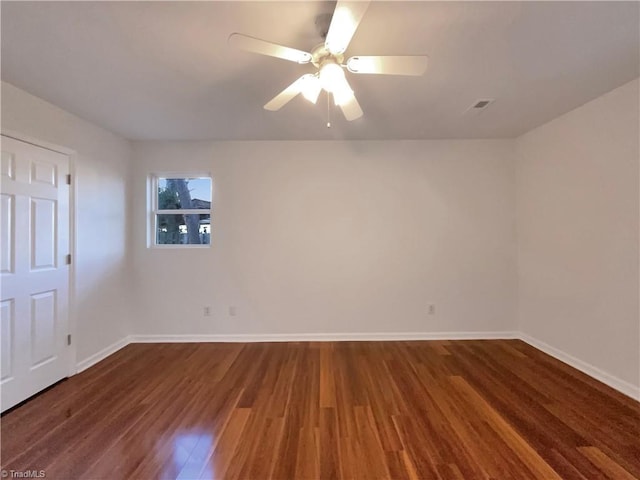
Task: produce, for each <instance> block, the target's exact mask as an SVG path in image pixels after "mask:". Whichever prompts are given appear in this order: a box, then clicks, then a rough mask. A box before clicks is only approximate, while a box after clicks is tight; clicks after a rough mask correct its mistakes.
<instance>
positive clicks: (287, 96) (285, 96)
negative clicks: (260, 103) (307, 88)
mask: <svg viewBox="0 0 640 480" xmlns="http://www.w3.org/2000/svg"><path fill="white" fill-rule="evenodd" d="M307 76H310V74H306V75H303V76H301V77H300V78H299V79H297V80H296V81H295V82H293V83H292V84H291V85H289V86H288V87H287V88H285V89H284V90H283V91H282V92H280V93H279V94H278V95H276V96H275V97H273V98H272V99H271V101H270V102H269V103H267V104H266V105H265V106H264V109H265V110H271V111H272V112H275V111H277V110H280V109H281V108H282V107H284V106H285V105H286V104H287V103H289V102H290V101H291V100H293V99H294V97H295V96H296V95H298V94H299V93H300V92H302V88H303V83H304V81H305V78H306V77H307ZM311 76H312V75H311Z"/></svg>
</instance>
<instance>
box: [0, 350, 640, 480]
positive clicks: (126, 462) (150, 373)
mask: <svg viewBox="0 0 640 480" xmlns="http://www.w3.org/2000/svg"><path fill="white" fill-rule="evenodd" d="M0 433H1V436H2V438H1V440H2V442H1V444H0V455H1V459H0V463H1V467H2V468H3V469H5V470H44V471H45V473H46V474H47V478H53V479H61V480H75V479H87V480H101V479H105V480H117V479H145V480H146V479H156V478H158V479H160V478H167V479H181V480H186V479H200V480H204V479H214V478H215V479H242V480H254V479H260V480H263V479H264V480H266V479H269V478H271V479H276V480H286V479H330V478H342V479H394V480H396V479H397V480H400V479H409V480H423V479H442V480H448V479H452V480H461V479H463V480H476V479H478V480H491V479H495V480H508V479H514V480H525V479H533V480H539V479H541V480H553V479H560V478H562V479H567V480H573V479H575V480H593V479H605V480H612V479H613V480H627V479H632V478H640V405H639V404H638V402H636V401H634V400H632V399H630V398H628V397H625V396H624V395H622V394H620V393H619V392H616V391H614V390H612V389H611V388H609V387H607V386H606V385H603V384H601V383H599V382H597V381H596V380H594V379H592V378H590V377H587V376H586V375H584V374H583V373H581V372H578V371H576V370H574V369H572V368H571V367H569V366H568V365H566V364H563V363H562V362H559V361H557V360H555V359H553V358H551V357H549V356H548V355H546V354H544V353H542V352H540V351H538V350H536V349H535V348H533V347H530V346H529V345H527V344H524V343H523V342H521V341H518V340H486V341H435V342H427V341H425V342H415V341H412V342H311V343H304V342H292V343H261V344H239V343H238V344H215V343H208V344H155V345H153V344H132V345H129V346H127V347H125V348H123V349H122V350H120V351H119V352H117V353H116V354H114V355H112V356H110V357H109V358H107V359H106V360H104V361H103V362H100V363H99V364H97V365H95V366H94V367H92V368H90V369H88V370H86V371H85V372H83V373H81V374H79V375H76V376H74V377H72V378H70V379H68V380H66V381H64V382H61V383H60V384H58V385H56V386H54V387H53V388H51V389H50V390H48V391H45V392H44V393H42V394H41V395H39V396H36V397H35V398H33V399H32V400H30V401H28V402H26V403H25V404H23V405H21V406H19V407H18V408H15V409H13V410H11V411H9V412H8V413H6V414H5V415H3V416H2V418H1V420H0Z"/></svg>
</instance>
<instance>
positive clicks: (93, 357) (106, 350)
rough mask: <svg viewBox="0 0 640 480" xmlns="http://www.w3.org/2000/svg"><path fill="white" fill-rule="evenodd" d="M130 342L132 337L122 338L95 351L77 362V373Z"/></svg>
mask: <svg viewBox="0 0 640 480" xmlns="http://www.w3.org/2000/svg"><path fill="white" fill-rule="evenodd" d="M130 343H131V337H124V338H121V339H120V340H118V341H117V342H114V343H112V344H111V345H109V346H107V347H105V348H103V349H102V350H100V351H99V352H98V353H94V354H93V355H91V356H90V357H88V358H85V359H84V360H82V361H81V362H78V363H76V373H80V372H82V371H84V370H86V369H87V368H89V367H92V366H93V365H95V364H96V363H98V362H100V361H102V360H104V359H105V358H107V357H108V356H109V355H113V354H114V353H116V352H117V351H118V350H120V349H121V348H123V347H126V346H127V345H129V344H130Z"/></svg>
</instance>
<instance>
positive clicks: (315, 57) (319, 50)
mask: <svg viewBox="0 0 640 480" xmlns="http://www.w3.org/2000/svg"><path fill="white" fill-rule="evenodd" d="M327 60H333V61H334V62H335V63H337V64H338V65H342V62H343V61H344V55H343V54H341V53H339V54H337V55H334V54H333V53H331V52H330V51H329V50H327V48H326V47H325V46H324V43H321V44H320V45H317V46H316V47H315V48H314V49H313V50H312V51H311V63H313V64H314V65H315V66H316V67H317V68H320V67H321V66H322V64H323V63H325V62H326V61H327Z"/></svg>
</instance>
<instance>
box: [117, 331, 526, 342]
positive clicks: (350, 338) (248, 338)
mask: <svg viewBox="0 0 640 480" xmlns="http://www.w3.org/2000/svg"><path fill="white" fill-rule="evenodd" d="M513 338H518V334H517V332H380V333H283V334H267V333H265V334H235V335H131V336H130V337H129V341H130V342H131V343H189V342H192V343H193V342H202V343H207V342H220V343H233V342H241V343H244V342H246V343H254V342H358V341H394V340H395V341H401V340H407V341H410V340H489V339H513Z"/></svg>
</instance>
